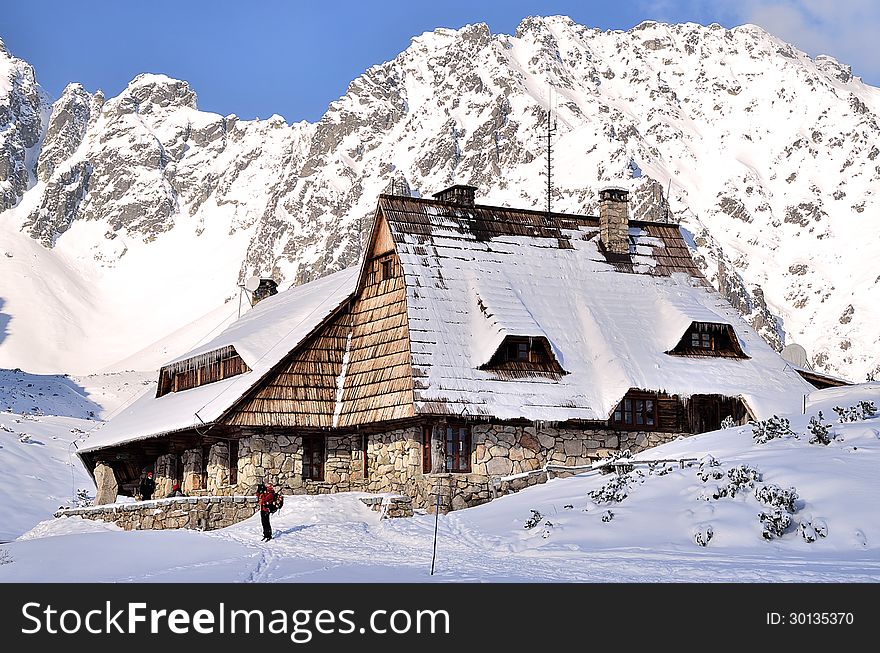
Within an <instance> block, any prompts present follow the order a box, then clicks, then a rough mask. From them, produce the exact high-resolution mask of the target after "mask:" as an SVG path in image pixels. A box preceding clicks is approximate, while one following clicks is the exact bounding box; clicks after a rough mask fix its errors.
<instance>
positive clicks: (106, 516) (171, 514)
mask: <svg viewBox="0 0 880 653" xmlns="http://www.w3.org/2000/svg"><path fill="white" fill-rule="evenodd" d="M360 500H361V501H362V502H363V503H364V504H365V505H367V506H369V507H370V508H371V509H373V510H375V511H377V512H381V514H382V518H383V519H385V518H396V517H412V515H413V508H412V501H411V500H410V498H409V497H407V496H400V495H397V496H394V495H385V496H375V497H362V498H361V499H360ZM257 510H259V504H258V502H257V498H256V497H254V496H249V497H248V496H220V497H208V496H205V497H180V498H174V499H157V500H155V501H139V502H137V503H117V504H110V505H103V506H91V507H88V508H62V509H61V510H58V511H57V512H56V513H55V517H56V518H58V517H83V518H85V519H92V520H95V521H105V522H112V523H114V524H116V525H117V526H119V527H120V528H123V529H125V530H127V531H131V530H154V531H158V530H165V529H169V528H189V529H192V530H200V531H213V530H216V529H218V528H225V527H226V526H232V524H236V523H238V522H240V521H244V520H245V519H248V518H249V517H252V516H253V515H255V514H256V513H257Z"/></svg>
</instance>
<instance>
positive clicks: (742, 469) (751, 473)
mask: <svg viewBox="0 0 880 653" xmlns="http://www.w3.org/2000/svg"><path fill="white" fill-rule="evenodd" d="M727 478H729V479H730V482H731V484H732V485H735V486H736V487H737V489H738V490H739V489H741V488H744V487H750V488H751V487H754V485H755V482H760V481H761V480H762V479H763V478H764V477H763V476H762V475H761V472H759V471H758V470H757V469H755V468H754V467H752V466H750V465H737V466H736V467H731V468H730V469H728V470H727Z"/></svg>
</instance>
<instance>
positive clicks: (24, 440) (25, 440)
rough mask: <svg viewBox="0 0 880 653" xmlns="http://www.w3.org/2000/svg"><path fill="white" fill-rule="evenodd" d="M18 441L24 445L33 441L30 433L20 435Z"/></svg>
mask: <svg viewBox="0 0 880 653" xmlns="http://www.w3.org/2000/svg"><path fill="white" fill-rule="evenodd" d="M18 441H19V442H21V443H22V444H27V443H28V442H30V441H31V436H30V434H29V433H19V434H18Z"/></svg>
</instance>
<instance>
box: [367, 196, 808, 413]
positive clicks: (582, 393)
mask: <svg viewBox="0 0 880 653" xmlns="http://www.w3.org/2000/svg"><path fill="white" fill-rule="evenodd" d="M382 202H383V203H384V204H383V209H384V213H385V215H386V216H387V217H388V218H389V224H390V227H391V230H392V233H393V234H394V237H395V241H396V242H397V244H398V254H399V256H400V260H401V263H402V265H403V270H404V274H405V276H406V281H407V308H408V311H409V328H410V334H411V338H412V363H413V368H414V373H415V375H416V376H417V378H418V380H419V383H418V385H417V390H416V395H415V396H416V411H417V412H422V413H432V412H446V413H452V414H460V415H463V416H481V415H482V416H494V417H498V418H502V419H515V418H525V419H532V420H545V421H563V420H568V419H584V420H605V419H607V418H608V417H609V415H610V414H611V412H612V411H613V409H614V407H615V406H616V405H617V404H618V402H619V401H620V399H621V398H622V397H623V395H624V394H625V393H626V392H627V391H628V390H629V389H630V388H640V389H645V390H659V391H665V392H667V393H670V394H677V395H680V396H691V395H694V394H722V395H727V396H741V397H742V398H743V399H744V400H745V401H746V403H747V404H748V406H749V408H750V409H751V410H752V412H753V413H754V414H755V415H756V416H757V417H765V416H767V415H768V414H769V413H771V412H773V411H774V410H780V409H781V408H780V403H784V400H785V398H786V397H789V398H793V399H792V400H793V402H795V403H796V402H797V399H798V398H799V397H800V396H801V395H802V394H805V393H808V392H810V391H811V390H812V387H811V386H809V385H807V384H806V382H804V381H803V379H802V378H801V377H800V376H799V375H798V374H797V373H796V372H795V370H794V369H792V368H791V366H790V365H788V364H787V363H786V361H784V360H783V359H782V358H781V357H780V356H779V355H778V354H777V353H776V352H775V351H774V350H773V349H772V348H771V347H770V346H769V345H768V344H767V343H766V342H764V340H763V339H762V338H761V337H760V336H759V335H758V334H757V333H756V332H755V330H754V329H752V327H751V326H749V325H748V324H747V323H745V322H744V320H743V319H742V318H741V317H740V315H739V314H738V313H737V312H736V311H735V310H734V309H733V308H732V307H731V306H730V304H729V303H728V302H727V301H726V300H725V299H724V298H723V297H721V295H719V294H718V293H717V292H715V291H714V290H713V289H712V288H711V287H709V286H708V284H707V283H706V281H705V279H704V278H703V277H702V276H701V275H700V274H699V273H698V272H697V271H696V268H694V267H693V265H692V263H691V262H690V261H688V263H687V264H682V265H680V266H676V265H671V264H669V261H672V260H673V259H674V257H673V256H671V254H670V253H669V252H667V251H664V250H667V249H678V248H679V247H685V245H684V243H683V241H682V239H681V235H680V233H679V231H678V228H677V227H676V226H674V225H656V224H652V223H635V222H633V223H630V238H631V240H632V241H633V243H634V244H633V247H632V248H631V249H632V251H633V252H634V253H633V255H632V257H631V259H632V265H631V266H627V265H626V264H620V263H619V262H615V263H611V262H609V261H608V259H607V258H606V256H605V254H604V253H603V252H602V251H601V250H600V248H599V246H598V244H597V240H598V238H597V232H598V220H597V219H595V218H593V219H592V222H591V219H588V218H582V219H571V220H567V221H566V220H565V219H563V218H562V217H561V216H552V217H549V218H547V219H546V220H545V219H544V216H542V215H541V214H538V213H537V212H525V211H521V212H517V211H514V210H511V209H490V208H487V207H476V210H475V211H472V212H469V211H470V210H469V209H467V208H465V207H460V206H459V207H452V206H449V205H447V204H442V203H438V202H432V201H426V200H412V199H400V198H392V197H383V198H382ZM493 215H494V216H495V221H494V223H492V222H491V221H492V219H493ZM554 223H555V227H554ZM506 224H507V225H516V228H515V229H513V230H509V231H512V233H504V231H505V228H504V226H503V225H506ZM530 230H533V231H530ZM486 234H489V236H488V237H487V236H486ZM525 234H528V235H525ZM657 234H660V235H662V237H658V236H657ZM661 261H666V263H664V264H663V265H659V264H658V262H661ZM694 321H700V322H715V323H723V324H729V325H731V326H732V327H733V329H734V331H735V333H736V335H737V338H738V340H739V343H740V345H741V347H742V350H743V352H744V353H745V354H746V355H747V356H748V357H749V358H748V359H736V358H710V357H687V356H671V355H668V354H666V353H665V352H666V351H669V350H671V349H673V348H674V347H675V346H676V344H677V343H678V342H679V340H680V339H681V337H682V335H684V333H685V331H686V330H687V329H688V327H689V326H690V325H691V323H692V322H694ZM505 335H520V336H540V335H544V336H546V337H547V339H548V340H549V341H550V343H551V345H552V347H553V350H554V354H555V355H556V358H557V360H558V362H559V363H560V365H561V366H562V367H563V369H565V370H566V371H567V372H569V374H567V375H564V376H561V377H559V378H548V377H545V376H542V377H538V376H535V377H533V378H526V379H523V378H509V377H505V378H502V376H501V375H499V374H497V373H494V372H492V371H486V370H480V369H478V368H479V367H480V366H481V365H482V364H484V363H485V362H486V361H487V360H488V359H489V358H491V356H492V354H493V353H494V352H495V350H496V349H497V347H498V345H499V344H500V343H501V341H502V340H503V338H504V336H505ZM796 408H797V406H792V409H793V410H794V409H796Z"/></svg>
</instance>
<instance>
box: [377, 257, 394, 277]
mask: <svg viewBox="0 0 880 653" xmlns="http://www.w3.org/2000/svg"><path fill="white" fill-rule="evenodd" d="M380 264H381V266H382V281H386V280H387V279H390V278H391V277H393V276H394V260H393V259H390V258H386V259H385V260H384V261H381V262H380Z"/></svg>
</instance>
